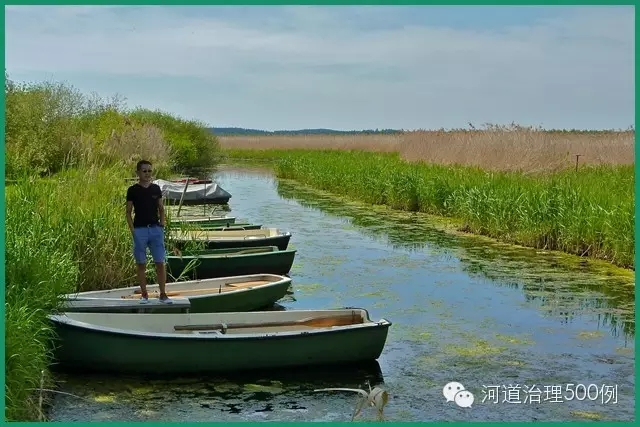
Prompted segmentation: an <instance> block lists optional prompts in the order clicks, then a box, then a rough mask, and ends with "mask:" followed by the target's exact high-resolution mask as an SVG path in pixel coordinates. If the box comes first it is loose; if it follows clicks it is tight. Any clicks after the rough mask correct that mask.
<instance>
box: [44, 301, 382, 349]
mask: <svg viewBox="0 0 640 427" xmlns="http://www.w3.org/2000/svg"><path fill="white" fill-rule="evenodd" d="M350 309H353V310H362V311H364V314H365V319H366V320H365V321H363V323H356V324H352V325H343V326H329V327H322V328H310V329H309V330H297V331H295V330H294V331H291V330H289V331H286V330H285V331H278V332H275V331H274V332H254V333H238V334H229V335H227V334H223V333H220V332H218V333H215V332H214V333H210V334H199V333H191V334H184V333H179V332H145V331H136V330H130V329H122V328H114V327H110V326H103V325H96V324H95V323H88V322H83V321H80V320H75V319H73V318H71V317H69V316H68V315H67V313H61V314H51V315H49V316H47V317H48V319H49V320H50V321H52V322H54V323H56V324H57V325H60V326H62V327H69V328H72V329H77V330H82V331H91V332H97V333H100V334H106V335H115V336H119V337H126V338H136V339H145V340H147V339H163V340H172V339H187V340H205V341H210V340H241V341H244V340H268V339H271V340H273V339H292V338H303V337H305V336H309V335H312V336H315V335H326V334H340V333H349V332H353V331H357V330H359V329H380V328H385V329H387V331H388V329H389V327H391V325H392V324H393V323H392V322H391V321H390V320H388V319H386V318H384V317H382V318H380V320H377V321H374V320H371V318H370V317H369V312H368V310H366V309H363V308H355V307H350ZM338 310H348V309H347V308H344V309H337V311H338ZM296 311H299V310H296ZM301 311H307V310H301ZM308 311H317V310H308ZM319 311H324V310H319ZM254 313H259V312H254ZM72 314H86V313H72ZM96 314H98V313H96ZM99 314H104V315H110V316H119V315H122V313H99ZM208 314H212V313H208ZM136 316H167V315H165V314H148V313H138V314H136ZM256 328H259V326H257V327H256Z"/></svg>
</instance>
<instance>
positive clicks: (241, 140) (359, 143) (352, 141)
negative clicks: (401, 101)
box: [218, 134, 402, 152]
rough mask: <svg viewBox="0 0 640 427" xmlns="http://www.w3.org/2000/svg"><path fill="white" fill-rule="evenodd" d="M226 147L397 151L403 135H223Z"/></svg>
mask: <svg viewBox="0 0 640 427" xmlns="http://www.w3.org/2000/svg"><path fill="white" fill-rule="evenodd" d="M218 139H219V141H220V147H221V148H222V149H223V150H229V149H236V150H247V149H249V150H251V149H259V150H273V149H279V150H296V149H304V150H359V151H375V152H395V151H397V150H398V148H399V146H400V144H401V142H402V135H394V134H391V135H267V136H244V135H243V136H221V137H219V138H218Z"/></svg>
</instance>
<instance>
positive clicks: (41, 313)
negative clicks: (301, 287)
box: [5, 76, 220, 421]
mask: <svg viewBox="0 0 640 427" xmlns="http://www.w3.org/2000/svg"><path fill="white" fill-rule="evenodd" d="M5 77H6V76H5ZM5 95H6V110H5V111H6V140H5V141H6V151H5V153H6V179H7V181H8V182H9V183H10V184H9V185H7V187H6V195H5V202H6V224H5V227H6V248H5V251H6V252H5V253H6V276H5V279H6V284H5V334H6V340H5V367H6V368H5V375H6V382H5V395H6V408H5V420H7V421H35V420H39V419H42V418H43V414H42V409H43V408H42V406H43V402H41V397H42V394H41V392H40V389H41V388H43V387H44V388H51V387H53V386H55V382H54V379H53V378H52V377H51V374H50V372H49V366H50V363H51V349H52V346H51V344H52V339H54V335H53V330H52V328H51V327H50V326H51V325H50V324H49V323H48V322H47V315H49V314H51V313H52V312H53V311H55V310H56V309H57V308H58V307H59V298H58V296H59V295H60V294H63V293H68V292H74V291H84V290H96V289H107V288H113V287H118V286H125V285H132V284H134V283H135V281H136V279H135V266H134V261H133V256H132V253H131V234H130V232H129V230H128V227H127V223H126V220H125V201H126V200H125V196H126V188H127V186H128V185H130V183H127V182H126V181H125V178H126V177H131V176H133V173H134V168H135V163H136V162H137V161H138V160H139V159H140V158H141V157H143V158H146V159H148V160H151V161H152V162H153V164H154V175H156V176H164V175H169V174H170V173H174V172H175V173H183V172H185V171H186V172H187V173H188V172H189V171H191V170H198V169H202V168H210V167H214V166H215V162H216V161H217V159H218V157H219V154H220V151H219V148H218V145H217V144H218V143H217V140H216V138H215V137H214V136H213V135H211V134H210V133H208V131H206V129H204V128H203V126H202V125H201V124H199V123H198V122H195V121H188V120H184V119H180V118H177V117H173V116H171V115H168V114H165V113H161V112H157V111H156V112H152V111H147V110H133V111H127V110H126V109H125V108H124V107H123V106H122V105H121V104H120V103H119V101H118V100H117V99H116V100H111V101H103V100H96V99H93V98H89V97H86V96H84V95H82V94H80V93H78V92H77V91H75V89H73V88H70V87H67V86H65V85H61V84H52V83H43V84H29V85H24V84H16V83H14V82H12V81H7V82H6V83H5ZM147 271H148V276H149V280H150V281H155V271H154V268H153V265H152V263H150V264H149V268H148V270H147Z"/></svg>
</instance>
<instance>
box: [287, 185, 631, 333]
mask: <svg viewBox="0 0 640 427" xmlns="http://www.w3.org/2000/svg"><path fill="white" fill-rule="evenodd" d="M275 186H276V189H277V192H278V195H279V196H280V197H282V198H283V199H288V200H295V201H296V202H298V203H300V204H301V205H302V206H304V207H307V208H311V209H316V210H319V211H322V212H325V213H328V214H331V215H335V216H337V217H340V218H348V220H349V222H350V223H351V224H353V225H355V226H357V227H358V231H359V232H361V233H363V234H365V235H368V236H370V237H373V238H377V239H385V240H386V243H387V244H389V245H390V246H391V247H393V248H394V249H402V250H406V251H424V250H426V249H428V250H430V251H436V252H437V251H440V252H444V253H446V254H447V255H450V256H451V257H456V258H457V259H458V260H459V261H460V262H461V263H462V264H463V265H462V266H461V269H462V271H464V272H465V273H467V274H469V275H471V276H479V277H482V278H484V279H486V280H488V281H490V282H491V283H493V284H495V285H500V286H507V287H511V288H515V289H520V290H522V292H523V294H524V296H525V298H526V301H528V302H535V303H537V304H538V305H539V307H540V310H542V311H543V312H544V313H545V314H547V315H549V316H553V317H554V318H557V319H559V320H560V321H561V322H567V323H569V322H571V321H572V320H573V319H574V318H575V317H576V316H584V315H592V316H595V318H596V319H597V323H598V326H599V327H608V328H609V329H610V333H611V334H612V335H613V336H615V337H618V336H620V334H623V336H624V338H625V342H626V340H633V337H634V335H635V285H634V281H635V277H634V274H633V273H631V272H630V273H628V275H614V273H612V271H614V270H615V271H618V272H620V271H621V270H620V269H616V268H613V267H612V268H610V269H607V268H606V265H605V267H604V268H603V267H602V265H604V264H603V263H593V262H590V261H587V260H584V259H577V257H572V256H568V255H566V256H565V255H564V254H558V253H551V252H543V251H538V250H535V249H531V248H520V247H514V246H510V245H505V244H500V243H494V242H491V241H489V240H488V239H482V238H476V237H474V236H460V235H456V234H451V233H447V232H445V231H441V230H438V229H437V228H434V225H435V226H437V224H434V222H433V220H431V219H430V218H429V217H427V216H426V215H421V214H417V213H409V212H397V211H390V210H386V209H382V208H378V207H371V206H366V207H365V206H362V205H359V204H357V203H345V201H344V200H340V199H338V198H335V197H332V196H330V195H327V194H324V193H321V192H318V191H315V190H312V189H310V188H306V187H302V186H299V185H297V184H296V183H294V182H291V181H287V180H277V181H275ZM623 273H624V272H623ZM598 275H600V277H599V278H598V277H597V276H598Z"/></svg>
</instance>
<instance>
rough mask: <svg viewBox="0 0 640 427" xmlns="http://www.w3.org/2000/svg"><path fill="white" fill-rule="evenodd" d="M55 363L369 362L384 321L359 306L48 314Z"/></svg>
mask: <svg viewBox="0 0 640 427" xmlns="http://www.w3.org/2000/svg"><path fill="white" fill-rule="evenodd" d="M49 319H50V321H51V322H53V324H54V326H55V332H56V333H57V336H58V338H59V341H58V342H57V343H56V344H58V345H57V346H56V347H55V349H54V358H55V361H56V362H57V364H58V365H57V366H58V367H59V368H62V369H70V370H73V371H75V372H78V371H87V370H89V371H102V372H112V373H137V374H145V373H148V374H161V375H169V374H171V375H184V374H203V373H223V372H234V371H247V370H260V369H274V368H285V367H287V368H294V367H299V368H301V367H306V366H313V365H316V366H317V365H339V364H348V363H355V362H366V361H371V360H376V359H377V358H378V357H379V356H380V354H381V353H382V351H383V349H384V346H385V343H386V339H387V334H388V330H389V327H390V326H391V322H389V321H388V320H386V319H381V320H379V321H377V322H376V321H372V320H371V319H370V318H369V313H368V312H367V311H366V310H364V309H359V308H346V309H333V310H292V311H263V312H251V313H202V314H111V313H63V314H57V315H50V316H49Z"/></svg>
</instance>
